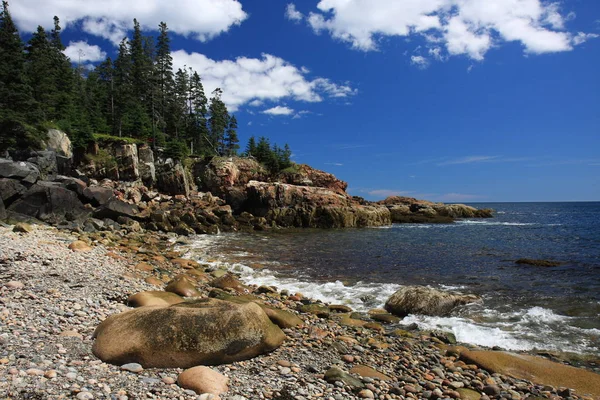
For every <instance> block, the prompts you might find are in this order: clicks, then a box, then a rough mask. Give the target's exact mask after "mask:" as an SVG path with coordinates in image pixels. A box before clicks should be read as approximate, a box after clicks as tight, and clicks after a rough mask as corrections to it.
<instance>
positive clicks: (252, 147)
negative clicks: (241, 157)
mask: <svg viewBox="0 0 600 400" xmlns="http://www.w3.org/2000/svg"><path fill="white" fill-rule="evenodd" d="M245 153H246V156H247V157H256V139H255V138H254V136H251V137H250V139H248V144H247V145H246V152H245Z"/></svg>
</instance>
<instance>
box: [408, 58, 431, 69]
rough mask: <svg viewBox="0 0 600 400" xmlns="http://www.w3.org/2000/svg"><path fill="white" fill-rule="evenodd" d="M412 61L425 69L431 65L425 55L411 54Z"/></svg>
mask: <svg viewBox="0 0 600 400" xmlns="http://www.w3.org/2000/svg"><path fill="white" fill-rule="evenodd" d="M410 63H411V64H412V65H416V66H417V67H419V68H421V69H425V68H427V67H428V66H429V61H428V60H427V59H426V58H425V57H423V56H411V57H410Z"/></svg>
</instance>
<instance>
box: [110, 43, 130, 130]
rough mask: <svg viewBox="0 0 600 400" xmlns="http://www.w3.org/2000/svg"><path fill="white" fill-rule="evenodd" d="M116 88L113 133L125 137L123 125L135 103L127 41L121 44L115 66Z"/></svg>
mask: <svg viewBox="0 0 600 400" xmlns="http://www.w3.org/2000/svg"><path fill="white" fill-rule="evenodd" d="M113 73H114V86H115V115H114V121H113V126H112V132H113V135H115V136H122V135H123V125H126V124H127V118H128V115H127V111H128V107H129V106H130V104H131V103H132V102H133V91H132V84H131V55H130V53H129V46H128V41H127V39H123V40H122V41H121V43H120V44H119V55H118V56H117V59H116V60H115V64H114V71H113Z"/></svg>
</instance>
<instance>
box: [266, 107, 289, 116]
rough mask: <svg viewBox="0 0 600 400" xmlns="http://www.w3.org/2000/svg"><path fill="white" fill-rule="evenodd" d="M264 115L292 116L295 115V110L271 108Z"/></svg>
mask: <svg viewBox="0 0 600 400" xmlns="http://www.w3.org/2000/svg"><path fill="white" fill-rule="evenodd" d="M262 113H263V114H269V115H292V114H293V113H294V109H292V108H289V107H282V106H276V107H273V108H269V109H268V110H264V111H263V112H262Z"/></svg>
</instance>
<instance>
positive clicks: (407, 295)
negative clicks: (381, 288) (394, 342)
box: [385, 286, 480, 317]
mask: <svg viewBox="0 0 600 400" xmlns="http://www.w3.org/2000/svg"><path fill="white" fill-rule="evenodd" d="M476 301H480V298H479V297H478V296H475V295H464V294H459V293H450V292H442V291H440V290H437V289H433V288H429V287H425V286H405V287H403V288H401V289H400V290H398V291H397V292H396V293H394V294H393V295H392V296H391V297H390V298H389V299H388V301H387V302H386V303H385V309H386V310H387V311H389V312H390V313H392V314H394V315H397V316H399V317H405V316H407V315H408V314H421V315H434V316H446V315H448V314H450V312H451V311H452V310H454V309H455V308H456V307H458V306H461V305H465V304H468V303H472V302H476Z"/></svg>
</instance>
